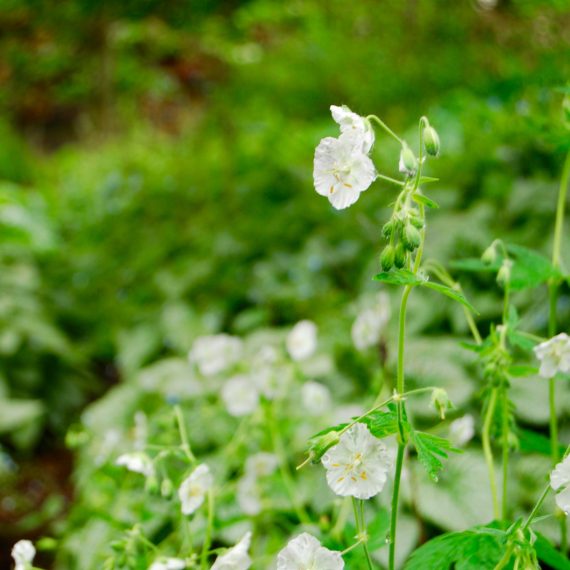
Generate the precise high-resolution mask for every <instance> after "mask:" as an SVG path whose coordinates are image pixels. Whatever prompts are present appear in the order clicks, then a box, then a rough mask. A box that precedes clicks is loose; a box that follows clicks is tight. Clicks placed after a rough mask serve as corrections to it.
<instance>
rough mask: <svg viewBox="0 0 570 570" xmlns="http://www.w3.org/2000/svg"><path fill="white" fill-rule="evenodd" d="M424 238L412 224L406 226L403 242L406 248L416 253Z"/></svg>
mask: <svg viewBox="0 0 570 570" xmlns="http://www.w3.org/2000/svg"><path fill="white" fill-rule="evenodd" d="M421 240H422V238H421V235H420V232H419V231H418V229H417V228H416V227H414V226H413V225H412V224H406V225H405V226H404V231H403V232H402V241H403V242H404V246H405V247H406V249H408V250H409V251H414V249H416V248H417V247H418V246H419V245H420V242H421Z"/></svg>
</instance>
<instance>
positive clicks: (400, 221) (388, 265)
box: [380, 208, 424, 271]
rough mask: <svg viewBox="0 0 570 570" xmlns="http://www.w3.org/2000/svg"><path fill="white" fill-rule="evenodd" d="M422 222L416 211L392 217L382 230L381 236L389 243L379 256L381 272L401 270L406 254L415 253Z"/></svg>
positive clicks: (418, 243) (419, 238) (407, 211)
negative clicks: (393, 268) (394, 268)
mask: <svg viewBox="0 0 570 570" xmlns="http://www.w3.org/2000/svg"><path fill="white" fill-rule="evenodd" d="M423 225H424V224H423V221H422V219H421V218H420V214H419V212H418V210H417V209H415V208H409V209H407V210H406V211H401V212H399V213H398V214H395V215H394V216H392V218H391V219H390V220H389V221H388V222H387V223H386V224H385V225H384V227H383V228H382V234H383V235H384V237H385V238H386V239H387V240H389V241H390V243H389V244H388V245H387V246H386V247H385V248H384V250H383V251H382V253H381V254H380V265H381V266H382V270H383V271H390V269H392V267H394V266H395V267H397V268H398V269H401V268H402V267H404V266H405V265H406V261H407V258H408V254H409V253H411V252H413V251H415V250H416V249H417V248H418V247H419V245H420V242H421V239H422V238H421V234H420V230H421V229H422V228H423Z"/></svg>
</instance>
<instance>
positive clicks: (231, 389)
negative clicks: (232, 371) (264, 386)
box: [222, 375, 259, 418]
mask: <svg viewBox="0 0 570 570" xmlns="http://www.w3.org/2000/svg"><path fill="white" fill-rule="evenodd" d="M222 399H223V400H224V404H225V405H226V409H227V410H228V413H229V414H231V415H232V416H235V417H237V418H239V417H241V416H247V415H248V414H251V413H252V412H254V411H255V410H256V409H257V406H258V404H259V394H258V392H257V388H256V386H255V385H254V384H253V383H252V382H251V381H250V380H249V379H248V378H247V377H246V376H242V375H240V376H234V377H233V378H231V379H230V380H228V381H227V382H226V383H225V384H224V387H223V388H222Z"/></svg>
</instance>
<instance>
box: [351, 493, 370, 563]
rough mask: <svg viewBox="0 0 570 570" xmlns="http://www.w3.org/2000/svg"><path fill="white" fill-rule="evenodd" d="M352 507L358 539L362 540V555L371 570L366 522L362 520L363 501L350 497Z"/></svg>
mask: <svg viewBox="0 0 570 570" xmlns="http://www.w3.org/2000/svg"><path fill="white" fill-rule="evenodd" d="M352 508H353V510H354V522H355V524H356V533H357V535H358V541H359V542H362V548H363V549H364V556H365V557H366V564H367V565H368V570H373V568H374V567H373V566H372V560H371V559H370V552H369V551H368V537H367V533H366V524H365V521H364V501H362V500H360V501H359V500H358V499H355V498H354V497H352Z"/></svg>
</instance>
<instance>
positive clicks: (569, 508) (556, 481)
mask: <svg viewBox="0 0 570 570" xmlns="http://www.w3.org/2000/svg"><path fill="white" fill-rule="evenodd" d="M550 486H551V487H552V488H553V489H554V490H555V491H556V496H555V500H556V504H557V505H558V506H559V507H560V509H562V510H563V511H564V512H565V513H566V514H567V515H569V514H570V455H569V456H568V457H566V459H564V460H563V461H562V462H561V463H559V464H558V465H557V466H556V467H555V468H554V471H552V473H551V474H550Z"/></svg>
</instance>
